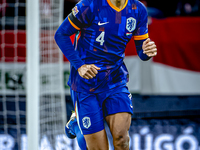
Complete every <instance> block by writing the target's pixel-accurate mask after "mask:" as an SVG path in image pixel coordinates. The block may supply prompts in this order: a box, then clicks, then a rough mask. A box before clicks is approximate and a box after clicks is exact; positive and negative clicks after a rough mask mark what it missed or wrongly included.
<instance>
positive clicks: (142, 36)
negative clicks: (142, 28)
mask: <svg viewBox="0 0 200 150" xmlns="http://www.w3.org/2000/svg"><path fill="white" fill-rule="evenodd" d="M148 37H149V34H148V33H146V34H144V35H135V36H133V39H134V40H144V39H147V38H148Z"/></svg>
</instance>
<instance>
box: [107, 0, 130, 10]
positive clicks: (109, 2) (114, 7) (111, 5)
mask: <svg viewBox="0 0 200 150" xmlns="http://www.w3.org/2000/svg"><path fill="white" fill-rule="evenodd" d="M107 2H108V4H109V5H110V7H112V8H113V9H114V10H116V11H117V12H120V11H121V10H123V9H124V8H125V7H126V5H127V4H128V0H126V2H125V4H124V6H123V8H121V9H119V8H118V7H116V6H115V5H113V4H112V3H111V1H110V0H107Z"/></svg>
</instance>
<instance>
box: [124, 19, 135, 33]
mask: <svg viewBox="0 0 200 150" xmlns="http://www.w3.org/2000/svg"><path fill="white" fill-rule="evenodd" d="M135 27H136V20H135V18H133V17H129V18H128V19H127V20H126V29H127V30H128V32H132V31H134V30H135Z"/></svg>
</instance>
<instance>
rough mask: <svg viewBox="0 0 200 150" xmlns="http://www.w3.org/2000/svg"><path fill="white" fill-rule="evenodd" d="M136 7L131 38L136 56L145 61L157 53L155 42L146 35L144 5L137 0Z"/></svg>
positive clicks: (146, 23)
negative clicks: (134, 27) (137, 11)
mask: <svg viewBox="0 0 200 150" xmlns="http://www.w3.org/2000/svg"><path fill="white" fill-rule="evenodd" d="M137 9H138V10H139V14H138V18H137V21H138V23H137V28H136V30H135V33H134V36H133V38H134V41H135V46H136V50H137V54H138V56H139V57H140V59H141V60H143V61H146V60H149V59H150V58H151V57H154V56H156V55H157V48H156V45H155V42H153V41H151V40H150V38H149V35H148V14H147V10H146V7H145V6H144V5H143V4H142V3H141V2H139V1H138V3H137Z"/></svg>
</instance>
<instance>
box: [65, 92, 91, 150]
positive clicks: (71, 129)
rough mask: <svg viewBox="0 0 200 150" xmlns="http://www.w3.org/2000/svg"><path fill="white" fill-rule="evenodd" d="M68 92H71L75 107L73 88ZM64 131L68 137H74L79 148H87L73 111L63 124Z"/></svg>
mask: <svg viewBox="0 0 200 150" xmlns="http://www.w3.org/2000/svg"><path fill="white" fill-rule="evenodd" d="M70 92H71V98H72V101H73V104H74V108H75V107H76V105H75V104H76V102H77V97H76V92H75V91H73V90H71V91H70ZM75 110H76V108H75ZM65 133H66V135H67V137H68V138H70V139H74V138H75V137H76V139H77V142H78V145H79V147H80V149H81V150H87V146H86V141H85V138H84V136H83V134H82V132H81V130H80V129H79V126H78V123H77V119H76V114H75V112H72V115H71V117H70V120H69V121H68V122H67V124H66V125H65Z"/></svg>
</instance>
